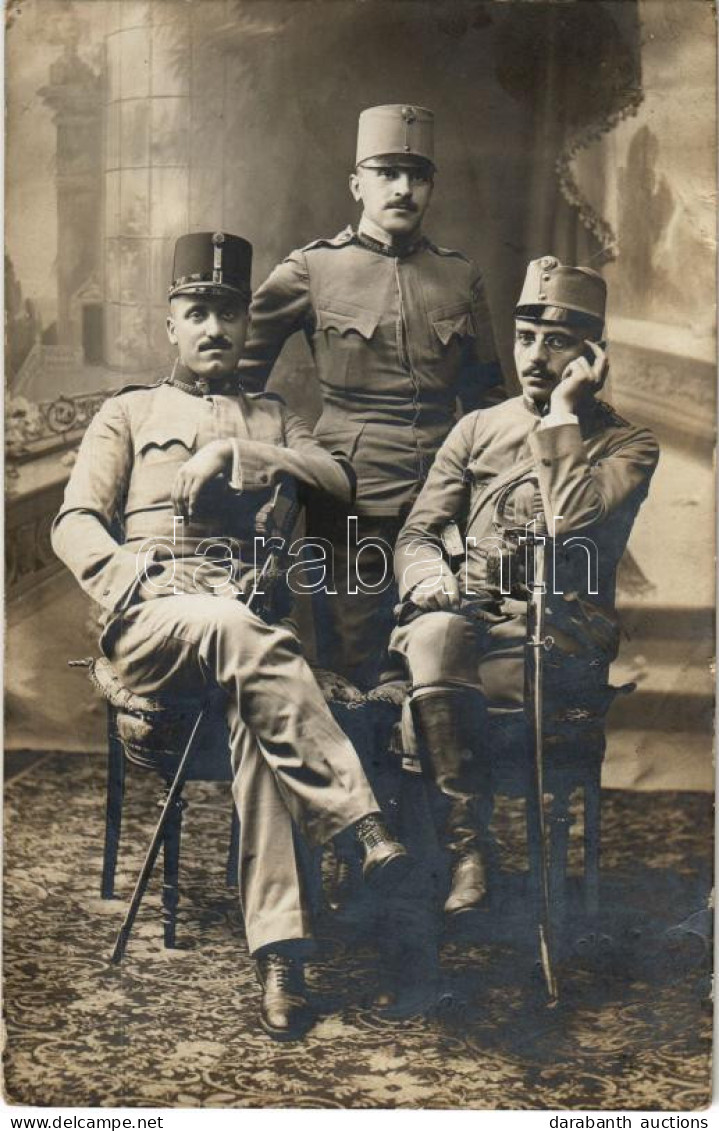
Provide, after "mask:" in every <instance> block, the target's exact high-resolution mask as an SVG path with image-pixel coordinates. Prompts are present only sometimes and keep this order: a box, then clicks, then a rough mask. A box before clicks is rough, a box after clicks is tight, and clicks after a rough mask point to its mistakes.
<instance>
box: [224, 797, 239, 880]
mask: <svg viewBox="0 0 719 1131" xmlns="http://www.w3.org/2000/svg"><path fill="white" fill-rule="evenodd" d="M239 870H240V818H239V814H238V812H237V807H236V805H235V803H234V802H233V803H232V823H231V825H230V847H229V850H228V852H227V886H228V888H236V887H237V885H238V883H239Z"/></svg>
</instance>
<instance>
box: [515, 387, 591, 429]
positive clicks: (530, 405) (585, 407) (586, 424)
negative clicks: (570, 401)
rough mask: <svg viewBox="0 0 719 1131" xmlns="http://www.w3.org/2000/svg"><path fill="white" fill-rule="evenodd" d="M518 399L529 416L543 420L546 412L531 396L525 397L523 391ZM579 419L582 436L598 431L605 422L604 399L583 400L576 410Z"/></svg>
mask: <svg viewBox="0 0 719 1131" xmlns="http://www.w3.org/2000/svg"><path fill="white" fill-rule="evenodd" d="M519 399H520V400H521V402H522V404H523V406H524V408H525V409H526V411H527V412H528V413H530V415H531V416H534V417H535V418H536V419H537V420H543V419H544V417H545V416H546V413H541V412H540V411H539V409H538V408H537V406H536V404H535V403H534V401H533V400H532V398H531V397H526V396H525V395H524V393H520V395H519ZM547 411H549V410H548V409H547ZM576 415H577V418H578V420H579V427H580V429H581V433H582V436H591V435H592V434H593V433H594V432H597V431H599V430H600V429H601V428H602V427H603V426H604V425H605V423H606V415H607V406H606V404H605V402H604V401H599V400H595V399H594V398H592V399H590V400H588V401H585V402H584V404H582V405H580V407H579V411H578V412H577V414H576Z"/></svg>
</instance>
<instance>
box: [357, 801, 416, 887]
mask: <svg viewBox="0 0 719 1131" xmlns="http://www.w3.org/2000/svg"><path fill="white" fill-rule="evenodd" d="M354 831H355V834H356V836H357V840H358V841H359V843H360V845H361V846H362V850H363V852H364V860H363V861H362V874H363V876H364V879H365V883H366V884H369V886H370V887H372V888H373V889H374V890H375V891H390V890H391V889H392V888H394V887H396V886H397V885H398V884H399V883H400V882H401V881H402V880H403V879H404V877H405V876H406V875H407V873H408V871H409V870H410V867H411V864H410V858H409V853H408V852H407V849H406V848H405V847H404V845H403V844H400V842H399V841H398V840H393V838H392V837H391V836H390V834H389V832H388V831H387V828H386V827H385V824H384V821H383V820H382V818H381V817H380V816H379V814H378V813H370V814H369V815H368V816H366V817H362V819H361V820H359V821H357V823H356V825H355V826H354Z"/></svg>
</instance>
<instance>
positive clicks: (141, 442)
mask: <svg viewBox="0 0 719 1131" xmlns="http://www.w3.org/2000/svg"><path fill="white" fill-rule="evenodd" d="M196 439H197V422H196V421H194V420H182V419H180V420H158V419H153V420H148V421H147V423H146V424H145V426H144V427H143V428H142V429H141V431H140V434H139V435H138V437H137V440H136V442H135V447H136V451H137V454H138V455H141V454H142V453H143V452H145V451H147V450H148V449H150V448H161V449H163V450H166V449H168V448H170V447H172V445H173V444H181V445H182V447H183V448H187V450H188V452H191V451H192V450H193V449H194V447H195V441H196Z"/></svg>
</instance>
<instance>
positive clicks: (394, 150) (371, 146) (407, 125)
mask: <svg viewBox="0 0 719 1131" xmlns="http://www.w3.org/2000/svg"><path fill="white" fill-rule="evenodd" d="M390 153H391V154H396V155H397V156H403V157H409V158H414V159H415V160H419V161H427V162H429V164H430V165H432V166H433V167H434V114H433V113H432V111H431V110H425V108H424V107H423V106H408V105H401V104H397V105H391V106H370V107H369V109H368V110H363V111H362V113H361V114H360V116H359V127H358V129H357V160H356V164H357V165H367V164H370V163H371V162H372V161H373V159H374V158H378V157H386V156H387V155H388V154H390Z"/></svg>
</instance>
